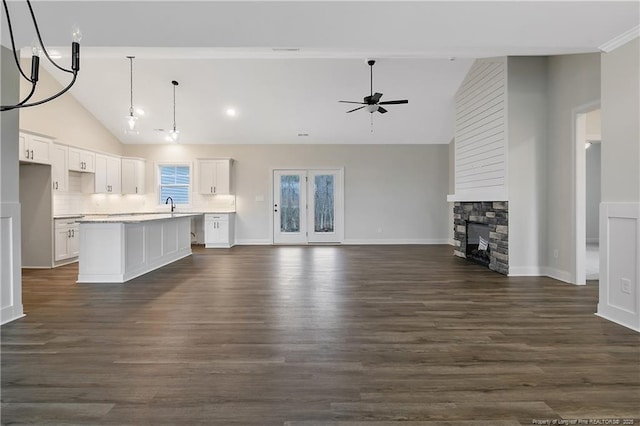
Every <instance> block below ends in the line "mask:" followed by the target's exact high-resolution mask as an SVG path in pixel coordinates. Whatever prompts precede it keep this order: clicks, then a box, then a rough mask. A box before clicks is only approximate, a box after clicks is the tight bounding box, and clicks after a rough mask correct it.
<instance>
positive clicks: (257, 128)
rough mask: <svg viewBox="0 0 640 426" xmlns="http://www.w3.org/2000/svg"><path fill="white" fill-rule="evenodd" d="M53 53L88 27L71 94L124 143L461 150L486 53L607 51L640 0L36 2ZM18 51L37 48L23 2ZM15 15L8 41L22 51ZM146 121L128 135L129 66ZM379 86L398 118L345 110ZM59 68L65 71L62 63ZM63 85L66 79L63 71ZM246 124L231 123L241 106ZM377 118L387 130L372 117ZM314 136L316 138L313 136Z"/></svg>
mask: <svg viewBox="0 0 640 426" xmlns="http://www.w3.org/2000/svg"><path fill="white" fill-rule="evenodd" d="M32 4H33V7H34V11H35V13H36V15H37V17H38V21H39V24H40V29H41V32H42V35H43V38H44V40H45V43H46V45H47V47H48V48H49V49H53V48H54V47H55V46H57V48H56V50H59V51H60V53H61V55H62V56H63V57H62V58H61V59H60V61H62V63H67V61H68V60H69V59H68V55H69V42H70V32H71V31H70V29H71V27H72V25H73V24H74V23H75V24H78V25H80V26H81V28H82V31H83V40H82V69H81V71H80V75H79V79H78V82H77V83H76V85H75V86H74V87H73V88H72V90H71V93H72V95H73V96H75V97H76V98H77V99H78V100H79V101H80V102H81V103H82V104H83V105H84V106H85V107H86V108H87V109H89V110H90V111H91V112H92V113H93V114H94V115H95V117H96V118H97V119H98V120H100V121H101V122H102V123H103V124H104V125H105V126H106V127H107V128H108V129H109V130H110V131H111V132H112V133H113V134H114V135H115V136H116V137H118V138H119V139H120V140H121V141H122V142H124V143H164V136H165V135H164V133H163V132H161V131H158V130H157V129H168V128H170V127H171V125H172V121H173V118H172V85H171V80H177V81H179V83H180V85H179V86H178V88H177V90H176V98H177V117H176V122H177V126H178V128H179V130H180V131H181V142H183V143H448V142H449V141H450V139H451V137H452V135H453V108H452V107H453V105H452V101H453V96H454V94H455V91H456V90H457V88H458V86H459V84H460V82H461V81H462V79H463V78H464V76H465V74H466V72H467V70H468V69H469V67H470V65H471V63H472V62H473V59H474V58H480V57H490V56H503V55H556V54H572V53H586V52H598V51H599V48H600V47H601V46H602V45H603V44H605V43H607V42H609V41H611V40H613V39H615V38H616V37H618V36H620V35H621V34H624V33H625V32H628V31H630V30H633V29H634V28H636V29H637V26H638V23H639V16H640V10H639V3H638V2H636V1H620V2H615V1H602V2H596V1H585V2H581V1H568V2H552V1H543V2H540V1H531V2H516V1H506V2H505V1H502V2H484V1H441V2H433V1H408V2H397V1H386V2H385V1H351V2H342V1H288V2H280V1H258V2H249V1H226V2H223V1H192V2H187V1H127V2H123V1H84V2H77V1H75V2H74V1H71V2H60V1H33V2H32ZM9 7H10V11H11V12H12V15H11V16H12V20H13V25H14V31H15V33H16V44H17V45H18V46H28V45H30V44H31V40H32V39H33V31H32V25H31V24H30V21H29V19H30V18H29V16H28V13H27V12H28V9H27V8H26V5H25V3H24V2H22V1H10V2H9ZM5 24H6V22H5V21H4V17H3V25H2V44H3V45H5V46H8V45H10V43H9V38H8V32H7V29H6V28H7V26H6V25H5ZM127 55H134V56H136V59H135V60H134V98H135V99H134V103H135V104H136V106H140V107H143V108H144V110H145V111H146V115H145V116H144V117H142V118H140V119H139V127H140V133H139V134H138V135H125V134H124V128H125V116H126V115H127V113H128V109H129V62H128V60H127V59H126V56H127ZM369 58H374V59H377V62H376V65H375V67H374V83H373V90H374V91H378V92H381V93H383V94H384V97H383V100H392V99H409V103H408V104H406V105H392V106H390V107H389V108H388V109H389V113H387V114H384V115H381V114H378V113H374V114H369V113H368V112H366V111H364V110H360V111H356V112H354V113H351V114H346V113H345V112H346V111H347V110H349V109H351V108H349V105H348V104H340V103H338V102H337V101H338V100H342V99H344V100H356V101H357V100H360V99H361V98H362V97H364V96H365V95H368V94H369V68H368V66H367V64H366V60H367V59H369ZM48 69H51V70H52V67H48ZM51 72H52V74H53V75H54V77H55V78H57V79H59V80H60V81H61V82H64V81H65V78H66V76H65V75H64V74H59V73H57V72H54V71H53V70H52V71H51ZM229 107H233V108H235V109H236V110H237V113H238V114H237V116H236V117H235V118H230V117H228V116H227V115H226V114H225V111H226V109H227V108H229ZM372 118H373V124H372V123H371V119H372ZM300 134H302V135H307V136H299V135H300Z"/></svg>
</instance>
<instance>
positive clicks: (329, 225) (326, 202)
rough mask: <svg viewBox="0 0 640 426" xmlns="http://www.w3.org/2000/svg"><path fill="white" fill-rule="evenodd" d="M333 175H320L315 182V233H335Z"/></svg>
mask: <svg viewBox="0 0 640 426" xmlns="http://www.w3.org/2000/svg"><path fill="white" fill-rule="evenodd" d="M333 193H334V191H333V175H318V176H316V177H315V180H314V182H313V196H314V205H315V211H314V212H313V213H314V229H315V232H333V228H334V205H333V199H334V195H333Z"/></svg>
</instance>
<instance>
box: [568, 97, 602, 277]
mask: <svg viewBox="0 0 640 426" xmlns="http://www.w3.org/2000/svg"><path fill="white" fill-rule="evenodd" d="M574 117H575V133H574V135H575V145H574V152H575V155H574V162H575V163H574V164H575V168H574V170H575V178H574V179H575V188H574V191H575V201H574V213H575V215H574V217H575V230H574V235H575V241H574V248H575V255H574V259H575V262H574V274H573V280H574V283H575V284H579V285H584V284H586V280H597V279H599V265H600V254H599V242H600V238H599V234H600V162H601V156H600V153H601V149H600V148H601V136H600V133H601V132H600V105H599V104H598V103H596V104H589V105H586V106H584V107H583V108H581V109H580V110H579V111H577V112H576V113H575V115H574Z"/></svg>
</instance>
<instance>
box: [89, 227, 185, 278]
mask: <svg viewBox="0 0 640 426" xmlns="http://www.w3.org/2000/svg"><path fill="white" fill-rule="evenodd" d="M191 216H192V215H147V216H141V215H138V216H137V217H136V216H135V215H134V216H126V217H120V218H118V217H115V218H107V219H89V220H82V221H80V255H79V259H78V262H79V273H78V281H77V282H78V283H124V282H126V281H129V280H131V279H133V278H135V277H138V276H140V275H143V274H146V273H147V272H150V271H153V270H154V269H158V268H160V267H162V266H164V265H167V264H169V263H171V262H175V261H176V260H179V259H182V258H184V257H187V256H189V255H191Z"/></svg>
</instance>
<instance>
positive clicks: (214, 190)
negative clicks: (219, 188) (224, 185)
mask: <svg viewBox="0 0 640 426" xmlns="http://www.w3.org/2000/svg"><path fill="white" fill-rule="evenodd" d="M213 193H214V194H215V193H216V187H215V186H214V187H213Z"/></svg>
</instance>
